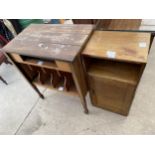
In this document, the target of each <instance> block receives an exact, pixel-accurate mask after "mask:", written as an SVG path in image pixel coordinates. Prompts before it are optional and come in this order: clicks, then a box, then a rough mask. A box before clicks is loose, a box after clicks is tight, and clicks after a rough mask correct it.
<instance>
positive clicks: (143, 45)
mask: <svg viewBox="0 0 155 155" xmlns="http://www.w3.org/2000/svg"><path fill="white" fill-rule="evenodd" d="M149 45H150V33H137V32H114V31H94V33H93V35H92V37H91V39H90V40H89V42H88V43H87V45H86V47H85V49H84V51H83V54H84V55H88V56H91V57H98V58H105V59H115V60H120V61H129V62H136V63H146V62H147V56H148V50H149Z"/></svg>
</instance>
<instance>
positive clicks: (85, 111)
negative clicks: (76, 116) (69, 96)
mask: <svg viewBox="0 0 155 155" xmlns="http://www.w3.org/2000/svg"><path fill="white" fill-rule="evenodd" d="M81 103H82V106H83V108H84V113H85V114H88V113H89V111H88V108H87V103H86V99H85V98H83V97H82V98H81Z"/></svg>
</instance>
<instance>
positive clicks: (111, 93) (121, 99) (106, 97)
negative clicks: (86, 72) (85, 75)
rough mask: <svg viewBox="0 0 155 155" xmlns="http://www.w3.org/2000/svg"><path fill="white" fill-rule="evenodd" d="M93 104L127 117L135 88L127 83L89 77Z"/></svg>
mask: <svg viewBox="0 0 155 155" xmlns="http://www.w3.org/2000/svg"><path fill="white" fill-rule="evenodd" d="M89 87H90V95H91V99H92V103H93V104H94V105H95V106H98V107H101V108H104V109H107V110H110V111H113V112H117V113H120V114H123V115H127V114H128V111H129V108H130V105H131V102H132V99H133V96H134V92H135V87H134V86H133V85H129V84H127V83H122V82H118V81H113V80H109V79H105V78H99V77H93V76H89Z"/></svg>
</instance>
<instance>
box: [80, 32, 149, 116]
mask: <svg viewBox="0 0 155 155" xmlns="http://www.w3.org/2000/svg"><path fill="white" fill-rule="evenodd" d="M150 36H151V35H150V33H136V32H112V31H94V33H93V35H92V37H91V39H90V40H89V42H88V43H87V45H86V47H85V49H84V50H83V53H82V54H83V59H84V64H85V69H86V73H87V81H88V86H89V91H90V97H91V100H92V104H93V105H95V106H97V107H101V108H104V109H107V110H110V111H112V112H116V113H119V114H122V115H125V116H126V115H128V112H129V109H130V106H131V103H132V100H133V98H134V94H135V91H136V88H137V85H138V83H139V81H140V78H141V75H142V73H143V70H144V68H145V64H146V63H147V56H148V51H149V46H150Z"/></svg>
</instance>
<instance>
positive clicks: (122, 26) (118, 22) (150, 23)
mask: <svg viewBox="0 0 155 155" xmlns="http://www.w3.org/2000/svg"><path fill="white" fill-rule="evenodd" d="M104 23H105V24H104ZM100 25H103V26H102V28H103V29H104V30H118V31H120V30H127V31H130V30H131V31H149V32H152V31H155V19H107V20H103V22H101V23H100Z"/></svg>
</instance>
